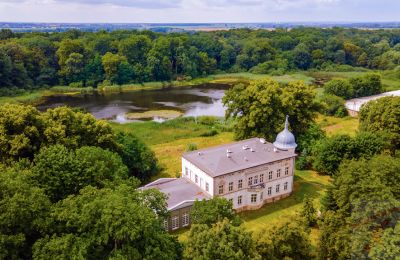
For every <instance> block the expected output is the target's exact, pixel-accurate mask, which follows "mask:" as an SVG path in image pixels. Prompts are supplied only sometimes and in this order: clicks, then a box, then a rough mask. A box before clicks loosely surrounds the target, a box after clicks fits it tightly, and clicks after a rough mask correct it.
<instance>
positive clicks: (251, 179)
mask: <svg viewBox="0 0 400 260" xmlns="http://www.w3.org/2000/svg"><path fill="white" fill-rule="evenodd" d="M247 184H248V185H249V186H251V185H253V177H249V179H248V182H247Z"/></svg>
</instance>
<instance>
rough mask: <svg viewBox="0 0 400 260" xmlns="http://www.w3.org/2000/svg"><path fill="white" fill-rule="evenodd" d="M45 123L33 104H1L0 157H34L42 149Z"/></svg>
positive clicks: (2, 159)
mask: <svg viewBox="0 0 400 260" xmlns="http://www.w3.org/2000/svg"><path fill="white" fill-rule="evenodd" d="M43 128H44V123H43V119H42V118H41V115H40V113H39V111H38V110H37V109H36V108H34V107H32V106H21V105H14V104H13V105H12V104H6V105H3V106H0V156H1V157H0V158H1V161H2V162H6V161H8V160H10V159H15V160H18V159H19V158H30V159H32V158H33V154H34V153H36V152H37V151H38V150H39V149H40V145H41V142H42V138H43V137H42V135H41V134H42V133H43Z"/></svg>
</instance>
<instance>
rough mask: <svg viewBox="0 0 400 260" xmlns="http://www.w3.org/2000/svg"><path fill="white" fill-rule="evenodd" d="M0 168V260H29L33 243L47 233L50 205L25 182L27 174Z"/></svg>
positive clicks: (37, 190) (40, 192)
mask: <svg viewBox="0 0 400 260" xmlns="http://www.w3.org/2000/svg"><path fill="white" fill-rule="evenodd" d="M0 168H1V173H0V258H1V259H29V258H30V257H31V247H32V245H33V243H34V242H35V241H36V239H38V238H40V237H41V236H42V235H43V234H44V233H45V230H47V227H48V223H47V218H48V216H49V213H50V205H51V204H50V201H49V199H48V198H47V196H46V195H45V194H44V192H43V190H42V189H40V188H38V187H36V186H32V185H31V184H30V183H29V182H28V181H27V177H28V176H29V175H30V172H29V171H27V170H24V169H19V168H18V167H15V169H5V168H2V167H1V166H0Z"/></svg>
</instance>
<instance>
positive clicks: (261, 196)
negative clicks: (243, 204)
mask: <svg viewBox="0 0 400 260" xmlns="http://www.w3.org/2000/svg"><path fill="white" fill-rule="evenodd" d="M263 197H264V194H263V192H261V194H260V200H263Z"/></svg>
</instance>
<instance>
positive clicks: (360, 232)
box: [191, 75, 400, 259]
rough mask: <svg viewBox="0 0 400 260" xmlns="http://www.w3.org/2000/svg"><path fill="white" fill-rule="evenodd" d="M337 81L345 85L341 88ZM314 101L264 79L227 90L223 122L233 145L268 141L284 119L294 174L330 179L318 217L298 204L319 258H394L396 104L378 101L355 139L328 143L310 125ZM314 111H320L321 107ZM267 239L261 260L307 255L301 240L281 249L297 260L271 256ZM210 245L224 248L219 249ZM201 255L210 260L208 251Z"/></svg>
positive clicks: (363, 115) (364, 81)
mask: <svg viewBox="0 0 400 260" xmlns="http://www.w3.org/2000/svg"><path fill="white" fill-rule="evenodd" d="M349 81H350V82H356V83H357V84H356V83H355V84H354V85H353V86H357V87H356V88H354V89H366V90H368V89H375V87H376V86H377V87H378V88H377V89H379V86H380V83H379V82H378V81H377V79H376V78H375V76H374V75H367V76H365V77H364V78H354V79H350V80H349ZM343 82H345V83H346V84H347V81H343ZM343 82H342V83H343ZM377 82H378V83H377ZM362 86H364V87H362ZM366 86H369V87H366ZM374 86H375V87H374ZM358 87H360V88H358ZM370 87H371V88H370ZM325 90H326V89H325ZM368 91H369V90H368ZM335 93H336V92H335ZM350 93H352V92H350ZM315 95H316V93H315V92H314V91H313V90H312V89H311V88H310V87H309V86H305V85H304V84H301V83H291V84H288V85H282V86H279V85H278V83H277V82H274V81H272V80H262V81H256V82H252V83H251V84H250V85H249V86H246V87H244V86H242V85H238V86H235V87H234V88H232V89H230V90H228V91H227V94H226V96H225V97H224V100H223V101H224V104H225V105H226V106H227V107H228V112H227V117H234V118H235V119H236V125H235V127H234V131H235V134H236V137H237V138H239V139H244V138H248V137H254V136H263V137H265V138H266V139H267V140H269V141H273V140H274V139H273V138H274V137H275V136H276V133H277V132H278V131H280V129H282V121H283V117H284V115H285V114H288V115H290V117H289V122H290V128H291V130H292V131H293V132H294V133H295V134H296V141H297V143H298V147H297V149H298V152H299V154H300V156H299V157H298V159H297V160H296V167H297V169H301V170H306V169H307V170H314V171H316V172H318V173H319V174H326V175H330V176H331V177H332V179H333V183H332V186H329V187H328V191H327V193H326V195H325V196H324V197H323V199H322V201H321V204H322V207H321V209H320V211H321V214H316V210H315V208H314V209H313V205H312V203H310V201H308V202H307V201H306V202H305V203H304V207H305V209H304V210H303V212H302V214H301V216H303V217H305V218H306V222H307V223H308V225H309V226H312V225H314V226H316V227H318V228H319V230H320V235H319V243H318V248H317V249H316V253H317V259H396V258H398V256H399V255H400V240H399V237H400V224H399V220H400V214H399V209H400V203H399V201H400V192H399V184H400V158H399V149H400V141H399V140H400V127H399V126H400V116H399V115H400V97H384V98H380V99H378V100H374V101H370V102H369V103H367V104H366V105H364V106H362V108H361V111H360V114H359V129H358V130H359V131H358V132H357V133H356V134H355V135H354V136H349V135H335V136H326V134H325V132H324V131H323V130H322V129H321V127H320V125H318V124H316V123H315V117H316V111H317V108H316V105H317V104H314V102H316V100H315ZM293 96H295V97H297V99H293ZM266 104H268V106H266ZM249 108H251V113H250V110H249ZM266 108H267V109H266ZM320 108H321V109H325V108H324V107H323V106H322V107H320ZM279 121H281V122H280V123H279ZM223 225H224V224H221V227H219V229H218V228H217V227H214V228H215V229H216V230H214V232H217V231H218V230H221V229H223V228H225V227H223ZM295 226H296V227H297V229H296V228H295V227H291V228H290V230H291V231H292V232H296V233H297V232H298V229H300V230H303V232H304V229H303V226H302V225H301V222H300V223H296V224H295ZM278 230H279V229H278ZM196 232H197V233H195V232H193V233H191V237H192V238H197V236H199V237H200V238H202V237H207V236H206V235H209V234H207V232H206V231H204V230H202V229H198V230H196ZM275 232H276V231H275ZM208 233H211V231H208ZM278 233H280V232H278ZM300 233H301V232H300ZM266 234H267V235H266V237H265V238H264V239H265V241H267V242H268V243H266V244H263V246H264V249H265V251H264V252H265V253H266V257H264V255H263V257H264V259H284V258H285V256H286V257H291V258H293V259H308V258H309V257H307V253H306V252H307V250H303V249H306V248H307V242H306V241H307V240H305V239H304V238H301V239H302V241H303V242H304V243H303V244H297V245H293V244H292V243H290V242H288V241H286V243H285V247H283V246H282V247H279V248H280V249H281V250H283V249H284V248H285V249H288V251H289V252H290V250H291V249H294V248H296V249H302V250H301V252H302V253H298V258H297V257H296V256H292V255H279V254H278V256H276V255H274V252H277V251H275V250H276V247H275V246H274V245H273V244H274V241H279V239H280V238H281V236H279V237H274V236H273V235H272V234H268V233H266ZM281 234H283V233H281ZM209 236H210V235H209ZM221 237H223V236H221ZM306 237H307V236H306ZM215 240H217V239H215ZM203 241H204V240H203ZM242 241H243V240H242ZM291 241H293V240H291ZM256 244H257V242H256ZM267 244H269V245H267ZM214 246H215V247H217V246H221V247H222V245H218V243H217V242H215V243H214ZM200 249H202V250H203V251H201V252H204V251H206V249H204V248H201V247H200ZM199 251H200V250H198V251H197V252H199ZM207 252H210V253H212V251H211V250H209V251H207ZM278 252H279V249H278ZM193 253H196V251H194V252H193ZM268 254H272V255H268ZM300 255H302V256H301V257H300ZM215 258H218V257H215Z"/></svg>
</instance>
